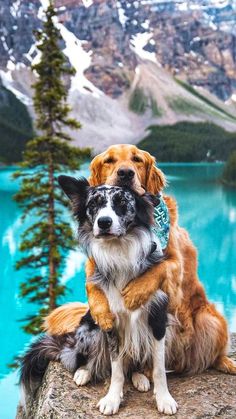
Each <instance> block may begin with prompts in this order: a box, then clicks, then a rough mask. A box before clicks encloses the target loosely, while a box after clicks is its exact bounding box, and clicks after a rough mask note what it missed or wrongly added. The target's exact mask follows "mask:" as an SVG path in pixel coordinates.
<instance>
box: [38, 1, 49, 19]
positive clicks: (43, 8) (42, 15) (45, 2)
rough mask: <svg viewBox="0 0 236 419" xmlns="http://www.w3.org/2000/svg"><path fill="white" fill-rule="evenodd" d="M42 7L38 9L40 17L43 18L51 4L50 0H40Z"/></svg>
mask: <svg viewBox="0 0 236 419" xmlns="http://www.w3.org/2000/svg"><path fill="white" fill-rule="evenodd" d="M40 2H41V7H40V8H39V10H38V18H39V19H40V20H42V19H43V18H44V12H45V10H47V8H48V6H49V0H40Z"/></svg>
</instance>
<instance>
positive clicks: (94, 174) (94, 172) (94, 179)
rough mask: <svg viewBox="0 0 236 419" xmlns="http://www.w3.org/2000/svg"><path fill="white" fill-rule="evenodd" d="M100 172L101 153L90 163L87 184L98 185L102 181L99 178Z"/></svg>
mask: <svg viewBox="0 0 236 419" xmlns="http://www.w3.org/2000/svg"><path fill="white" fill-rule="evenodd" d="M101 172H102V158H101V154H99V155H98V156H96V157H94V159H93V160H92V161H91V164H90V173H91V174H90V177H89V184H90V185H91V186H99V185H101V183H102V179H101Z"/></svg>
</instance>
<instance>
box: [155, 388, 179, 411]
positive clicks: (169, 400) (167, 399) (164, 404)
mask: <svg viewBox="0 0 236 419" xmlns="http://www.w3.org/2000/svg"><path fill="white" fill-rule="evenodd" d="M156 403H157V410H158V412H160V413H165V414H166V415H174V414H175V413H176V412H177V409H178V405H177V403H176V401H175V399H173V397H172V396H171V395H170V393H166V394H163V395H162V396H158V394H156Z"/></svg>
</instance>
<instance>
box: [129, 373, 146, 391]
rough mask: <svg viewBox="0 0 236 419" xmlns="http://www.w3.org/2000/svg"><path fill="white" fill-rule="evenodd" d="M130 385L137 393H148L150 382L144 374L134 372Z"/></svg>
mask: <svg viewBox="0 0 236 419" xmlns="http://www.w3.org/2000/svg"><path fill="white" fill-rule="evenodd" d="M132 383H133V386H134V387H135V388H136V389H137V390H138V391H148V390H150V381H149V379H148V378H147V377H146V375H144V374H140V373H138V372H134V373H133V374H132Z"/></svg>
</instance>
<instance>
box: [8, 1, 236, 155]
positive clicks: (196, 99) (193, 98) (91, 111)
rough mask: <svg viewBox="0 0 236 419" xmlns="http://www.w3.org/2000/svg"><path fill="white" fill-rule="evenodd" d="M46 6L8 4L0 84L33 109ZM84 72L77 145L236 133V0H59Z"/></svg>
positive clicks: (79, 79) (77, 101)
mask: <svg viewBox="0 0 236 419" xmlns="http://www.w3.org/2000/svg"><path fill="white" fill-rule="evenodd" d="M46 4H47V0H42V1H39V0H31V1H28V0H15V1H13V0H2V1H1V4H0V15H1V26H0V77H1V78H2V82H3V84H4V86H5V87H7V88H8V89H10V90H11V91H12V92H13V93H14V94H15V95H16V96H17V97H18V98H19V99H20V100H21V101H22V102H23V103H24V104H25V105H26V106H27V107H28V109H29V111H30V112H31V114H32V115H33V111H32V91H31V88H30V86H31V84H32V82H33V77H34V76H33V75H32V73H31V72H30V70H29V67H30V64H31V63H32V62H35V61H37V60H38V59H39V54H38V52H37V50H36V48H35V39H34V35H33V30H35V29H38V28H39V27H41V25H42V18H43V7H45V6H46ZM55 5H56V7H57V9H58V18H57V22H56V24H57V27H58V29H59V30H60V32H61V35H62V38H63V45H62V47H63V48H64V52H65V54H66V55H67V57H68V61H69V62H70V63H71V64H72V65H73V66H74V67H75V68H76V70H77V72H76V75H75V76H74V77H73V78H72V79H71V82H70V88H69V89H70V90H69V101H70V104H71V106H72V108H73V112H72V113H73V115H74V116H77V117H78V119H79V120H80V121H81V122H82V124H83V128H82V130H80V131H79V132H78V133H72V135H73V138H75V141H76V143H78V144H80V145H90V146H92V147H94V150H95V151H96V152H97V151H100V150H102V149H104V147H106V146H107V145H108V144H111V143H115V142H117V143H120V142H138V141H139V140H140V139H141V138H143V137H144V135H145V130H146V128H147V127H148V126H149V125H151V124H174V123H176V122H179V121H183V120H188V121H193V122H197V121H209V122H213V123H216V124H218V125H220V126H222V127H224V128H225V129H227V130H229V131H235V130H236V119H235V118H236V105H235V99H236V66H235V61H236V34H235V31H236V30H235V27H236V26H235V23H236V1H235V0H234V1H230V0H229V1H227V0H204V1H191V0H186V1H180V0H178V1H160V0H136V1H128V0H119V1H118V0H93V1H92V0H83V1H79V0H56V1H55Z"/></svg>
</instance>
